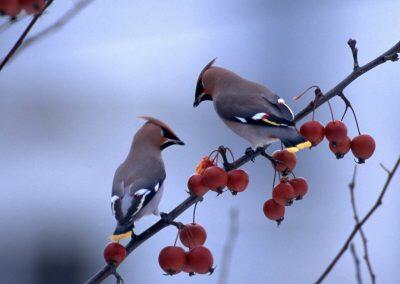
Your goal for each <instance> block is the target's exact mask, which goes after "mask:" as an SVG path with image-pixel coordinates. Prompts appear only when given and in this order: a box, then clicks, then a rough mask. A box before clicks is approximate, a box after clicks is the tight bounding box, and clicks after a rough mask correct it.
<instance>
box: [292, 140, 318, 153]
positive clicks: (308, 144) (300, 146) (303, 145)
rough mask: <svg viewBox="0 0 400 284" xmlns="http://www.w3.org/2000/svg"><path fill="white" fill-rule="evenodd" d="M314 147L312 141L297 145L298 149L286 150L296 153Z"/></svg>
mask: <svg viewBox="0 0 400 284" xmlns="http://www.w3.org/2000/svg"><path fill="white" fill-rule="evenodd" d="M311 146H312V144H311V142H310V141H306V142H303V143H300V144H297V145H296V147H289V148H286V150H287V151H289V152H290V153H296V152H298V151H300V150H303V149H306V148H310V147H311Z"/></svg>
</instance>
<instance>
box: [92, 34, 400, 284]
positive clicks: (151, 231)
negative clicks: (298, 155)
mask: <svg viewBox="0 0 400 284" xmlns="http://www.w3.org/2000/svg"><path fill="white" fill-rule="evenodd" d="M399 52H400V42H398V43H397V44H396V45H394V46H393V47H392V48H391V49H389V50H388V51H386V52H385V53H384V54H382V55H381V56H379V57H377V58H376V59H374V60H372V61H371V62H369V63H367V64H366V65H364V66H362V67H360V68H358V69H357V70H356V71H353V72H352V73H351V74H350V75H349V76H347V77H346V78H345V79H344V80H342V81H341V82H340V83H339V84H338V85H336V86H335V87H334V88H333V89H331V90H330V91H329V92H328V93H326V94H325V95H324V96H322V97H321V98H320V99H319V100H318V101H317V103H316V105H315V108H317V107H319V106H321V105H322V104H324V103H326V102H327V101H328V100H330V99H331V98H333V97H334V96H336V95H338V94H340V93H341V92H342V91H343V90H344V88H345V87H347V86H348V85H349V84H350V83H351V82H353V81H354V80H355V79H357V78H358V77H360V76H361V75H362V74H364V73H366V72H367V71H369V70H371V69H373V68H375V67H376V66H378V65H380V64H382V63H384V62H386V61H388V60H392V61H396V59H397V58H398V56H397V53H399ZM312 111H313V104H312V103H310V104H309V105H308V106H307V107H305V108H304V109H303V110H301V111H300V112H299V113H298V114H297V115H296V116H295V118H294V121H295V122H298V121H299V120H301V119H302V118H304V117H305V116H306V115H308V114H309V113H311V112H312ZM223 148H225V147H223ZM266 148H267V147H260V148H258V149H256V150H255V151H253V152H248V153H246V154H245V155H243V156H242V157H240V158H238V159H237V160H235V161H233V162H231V163H229V162H228V161H227V159H224V168H225V170H227V171H228V170H232V169H237V168H239V167H241V166H243V165H244V164H246V163H247V162H249V161H254V159H255V158H256V157H258V156H260V155H264V154H265V150H266ZM221 149H222V148H221V147H220V151H221ZM221 154H222V153H221ZM222 157H224V156H223V155H222ZM225 157H226V155H225ZM399 162H400V159H399V161H398V163H399ZM398 163H397V164H396V167H395V169H397V166H398ZM395 169H394V171H395ZM394 171H393V173H394ZM393 173H391V174H390V178H388V181H387V185H388V183H389V182H390V180H391V176H392V175H393ZM387 185H385V187H384V190H383V194H384V192H385V191H386V187H387ZM383 194H382V197H383ZM382 197H380V200H381V199H382ZM200 199H201V198H198V197H194V196H190V197H189V198H187V199H186V200H185V201H184V202H182V203H181V204H179V205H178V206H177V207H176V208H175V209H174V210H172V211H171V212H170V213H169V214H168V215H167V216H168V218H170V219H171V220H174V219H175V218H177V217H178V216H179V215H180V214H182V213H183V212H184V211H185V210H187V209H188V208H190V207H191V206H192V205H194V204H195V203H196V202H198V201H200ZM380 202H381V201H380ZM378 206H379V205H377V206H376V207H378ZM375 210H376V208H375V206H374V208H373V210H372V212H370V213H369V214H367V216H366V217H365V218H364V219H363V220H362V221H361V223H360V225H357V226H356V228H355V229H354V232H352V235H350V237H349V239H350V240H349V241H348V242H346V244H345V249H344V250H343V252H344V251H345V250H346V249H347V247H348V245H349V243H350V241H351V240H352V239H353V237H354V235H355V234H356V233H357V231H358V229H359V227H361V226H362V224H364V223H365V222H366V220H368V218H369V217H370V215H371V214H372V213H373V212H374V211H375ZM168 225H169V224H168V222H166V221H163V220H160V221H158V222H157V223H155V224H154V225H153V226H151V227H150V228H148V229H147V230H146V231H144V232H143V233H142V234H140V235H138V236H136V237H135V238H134V239H132V240H131V241H130V242H129V243H128V245H127V246H126V250H127V255H129V254H130V253H131V252H132V251H134V250H135V249H136V248H137V247H138V246H140V245H141V244H142V243H143V242H145V241H146V240H148V239H149V238H151V237H152V236H153V235H155V234H156V233H158V232H159V231H161V230H162V229H164V228H165V227H167V226H168ZM343 252H341V253H340V255H339V257H338V259H339V258H340V257H341V255H342V254H343ZM336 262H337V260H335V261H334V263H333V265H332V264H331V266H332V267H333V266H334V265H335V264H336ZM332 267H330V268H329V267H328V268H329V270H328V268H327V270H328V272H327V273H329V271H330V270H331V269H332ZM327 273H326V274H327ZM111 274H112V268H111V266H110V265H105V266H104V267H103V269H101V270H100V271H98V272H97V273H96V274H95V275H93V276H92V277H91V278H90V279H89V280H88V281H87V282H86V283H100V282H101V281H103V280H104V279H106V278H107V277H108V276H110V275H111ZM324 274H325V273H324ZM325 276H326V275H322V276H321V280H322V279H323V278H325Z"/></svg>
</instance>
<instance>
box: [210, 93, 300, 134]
mask: <svg viewBox="0 0 400 284" xmlns="http://www.w3.org/2000/svg"><path fill="white" fill-rule="evenodd" d="M280 105H281V103H279V102H278V101H277V102H276V104H273V103H271V102H270V101H269V100H268V99H267V98H265V97H264V96H260V94H250V95H240V96H238V95H234V96H230V95H227V96H224V98H223V99H222V100H218V101H216V102H215V106H216V110H217V112H218V114H219V115H220V116H221V117H222V118H224V119H227V120H231V121H235V122H239V123H243V124H252V125H261V126H272V127H288V126H294V122H293V116H292V115H290V116H289V115H287V113H286V115H284V112H285V109H286V107H285V106H284V105H283V106H280ZM281 108H282V109H283V111H282V110H281ZM286 112H288V111H286Z"/></svg>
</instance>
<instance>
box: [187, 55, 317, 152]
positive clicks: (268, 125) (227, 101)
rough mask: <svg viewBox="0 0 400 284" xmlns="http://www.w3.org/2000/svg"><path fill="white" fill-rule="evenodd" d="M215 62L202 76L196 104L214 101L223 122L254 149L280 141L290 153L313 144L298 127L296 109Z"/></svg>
mask: <svg viewBox="0 0 400 284" xmlns="http://www.w3.org/2000/svg"><path fill="white" fill-rule="evenodd" d="M214 62H215V59H214V60H212V61H211V62H210V63H208V64H207V65H206V66H205V67H204V68H203V70H202V71H201V73H200V75H199V78H198V80H197V85H196V93H195V100H194V103H193V106H194V107H197V106H198V105H199V104H200V103H201V102H202V101H206V100H211V101H213V103H214V108H215V110H216V112H217V114H218V115H219V117H220V118H221V119H222V121H223V122H224V123H225V124H226V125H227V126H228V127H229V128H230V129H231V130H232V131H233V132H235V133H236V134H237V135H239V136H241V137H242V138H244V139H246V140H247V141H249V142H250V143H251V146H252V148H253V149H254V150H255V149H257V148H258V147H265V146H268V145H270V144H271V143H273V142H275V141H279V140H280V141H282V143H283V144H284V145H285V147H286V149H287V150H289V151H290V152H297V151H299V150H301V149H303V148H309V147H311V143H310V142H309V141H306V139H304V137H302V136H301V135H300V134H299V132H298V131H297V129H296V128H295V123H294V121H293V119H294V116H293V112H292V110H291V109H290V108H289V106H288V105H287V104H286V103H285V101H284V100H283V99H282V98H280V97H279V96H277V95H276V94H274V93H273V92H272V91H270V90H269V89H267V88H266V87H264V86H262V85H260V84H257V83H254V82H251V81H248V80H246V79H244V78H242V77H240V76H238V75H237V74H235V73H233V72H232V71H229V70H227V69H224V68H221V67H217V66H213V64H214Z"/></svg>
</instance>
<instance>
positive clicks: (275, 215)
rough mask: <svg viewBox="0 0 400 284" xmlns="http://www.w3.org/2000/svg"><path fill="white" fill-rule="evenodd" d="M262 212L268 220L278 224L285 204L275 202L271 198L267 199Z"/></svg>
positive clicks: (283, 213) (282, 216)
mask: <svg viewBox="0 0 400 284" xmlns="http://www.w3.org/2000/svg"><path fill="white" fill-rule="evenodd" d="M263 210H264V214H265V217H267V218H268V219H270V220H274V221H277V222H278V224H279V223H280V222H282V221H283V218H284V216H285V206H282V205H280V204H278V203H276V202H275V201H274V200H273V199H269V200H267V201H265V203H264V207H263Z"/></svg>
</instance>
